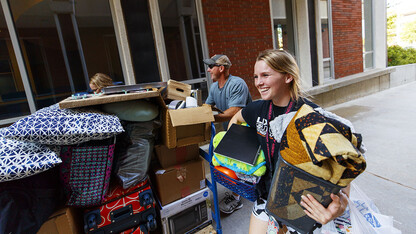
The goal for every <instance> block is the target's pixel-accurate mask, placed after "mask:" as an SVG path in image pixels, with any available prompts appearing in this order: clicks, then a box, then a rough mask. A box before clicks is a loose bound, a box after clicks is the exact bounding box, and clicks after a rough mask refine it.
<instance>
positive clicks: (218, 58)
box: [204, 54, 232, 67]
mask: <svg viewBox="0 0 416 234" xmlns="http://www.w3.org/2000/svg"><path fill="white" fill-rule="evenodd" d="M204 63H205V64H206V65H215V64H217V65H222V66H226V67H230V66H231V65H232V64H231V62H230V59H229V58H228V57H227V55H223V54H216V55H214V56H212V57H211V58H209V59H204Z"/></svg>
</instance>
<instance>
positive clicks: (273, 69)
mask: <svg viewBox="0 0 416 234" xmlns="http://www.w3.org/2000/svg"><path fill="white" fill-rule="evenodd" d="M254 82H255V85H256V87H257V89H258V91H259V92H260V95H261V98H262V99H263V100H259V101H255V102H252V103H250V104H248V105H247V106H246V107H245V108H244V109H242V110H240V111H239V112H237V113H236V114H235V115H234V117H233V118H232V119H231V121H230V123H229V127H230V126H231V124H233V123H240V122H247V123H248V124H249V126H252V127H255V128H256V130H257V136H258V139H259V141H260V143H261V147H262V150H263V151H264V152H265V154H266V155H267V156H266V167H267V172H266V174H265V175H264V176H263V177H262V179H261V180H260V182H259V184H257V190H258V192H259V195H260V198H259V199H258V200H257V201H256V202H255V203H254V207H253V212H252V215H251V219H250V229H249V233H262V234H263V233H266V232H267V226H268V222H269V216H268V214H267V213H266V212H265V205H266V202H267V201H266V199H267V196H268V192H269V190H270V186H271V181H272V178H273V172H274V170H275V169H276V168H274V165H275V164H276V162H277V159H278V157H279V156H278V149H279V143H278V142H276V141H275V140H274V139H273V137H271V136H270V134H269V122H270V121H271V120H273V119H274V118H275V117H277V116H279V115H281V114H284V113H288V112H290V111H296V110H297V109H298V108H300V106H302V104H303V103H305V102H306V103H308V104H309V105H311V106H313V107H318V106H317V105H316V104H314V103H312V102H310V101H309V100H307V99H305V98H304V94H303V92H302V90H301V87H300V77H299V68H298V66H297V64H296V60H295V59H294V58H293V57H292V56H291V55H290V54H289V53H288V52H286V51H283V50H266V51H263V52H261V53H260V54H259V56H258V57H257V59H256V63H255V65H254ZM269 158H270V160H269ZM345 192H348V191H345ZM331 198H332V200H333V201H332V202H331V203H330V205H329V206H328V208H325V207H324V206H322V205H321V204H320V203H319V202H318V201H316V200H315V199H314V198H313V197H312V196H309V195H308V196H303V197H302V202H301V205H302V206H303V207H304V208H305V213H306V214H307V215H308V216H309V217H311V218H312V219H314V220H315V221H317V222H319V223H321V224H326V223H327V222H329V221H331V220H332V219H334V218H336V217H338V216H340V215H341V214H342V213H343V212H344V211H345V208H346V206H347V204H348V201H347V199H346V197H345V194H343V193H340V194H338V195H335V194H331Z"/></svg>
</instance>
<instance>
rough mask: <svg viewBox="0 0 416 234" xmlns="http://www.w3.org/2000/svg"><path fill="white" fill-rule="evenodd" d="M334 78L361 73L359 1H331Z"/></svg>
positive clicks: (361, 52) (361, 49)
mask: <svg viewBox="0 0 416 234" xmlns="http://www.w3.org/2000/svg"><path fill="white" fill-rule="evenodd" d="M331 4H332V27H333V39H334V68H335V78H340V77H344V76H348V75H352V74H356V73H360V72H363V46H362V35H361V34H362V32H361V20H362V19H361V18H362V16H361V0H349V1H345V0H332V2H331Z"/></svg>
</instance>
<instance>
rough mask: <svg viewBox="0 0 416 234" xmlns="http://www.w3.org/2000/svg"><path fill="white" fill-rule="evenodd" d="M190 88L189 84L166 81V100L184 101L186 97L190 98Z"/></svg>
mask: <svg viewBox="0 0 416 234" xmlns="http://www.w3.org/2000/svg"><path fill="white" fill-rule="evenodd" d="M191 88H192V87H191V85H190V84H185V83H182V82H179V81H175V80H168V86H167V89H166V99H171V100H182V101H185V99H186V97H189V96H191Z"/></svg>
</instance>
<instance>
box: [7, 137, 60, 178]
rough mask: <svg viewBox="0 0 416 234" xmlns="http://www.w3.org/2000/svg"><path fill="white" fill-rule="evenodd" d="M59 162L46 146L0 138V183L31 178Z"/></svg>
mask: <svg viewBox="0 0 416 234" xmlns="http://www.w3.org/2000/svg"><path fill="white" fill-rule="evenodd" d="M58 152H59V151H58ZM61 162H62V161H61V159H60V158H59V157H58V156H57V153H56V151H55V150H53V149H50V148H48V147H47V146H44V145H41V144H37V143H30V142H22V141H16V140H10V139H5V138H2V137H0V182H4V181H11V180H17V179H21V178H25V177H28V176H32V175H35V174H38V173H40V172H43V171H46V170H48V169H50V168H52V167H54V166H55V165H56V164H59V163H61Z"/></svg>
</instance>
